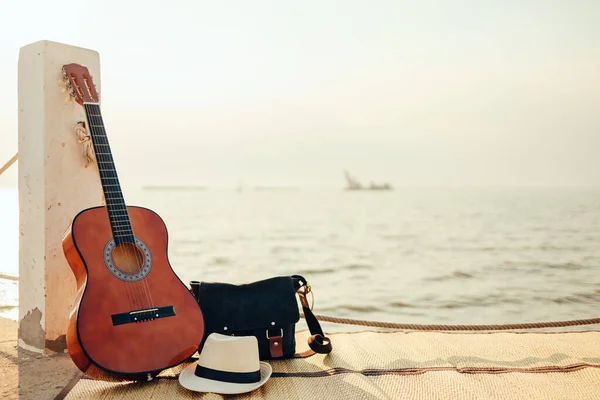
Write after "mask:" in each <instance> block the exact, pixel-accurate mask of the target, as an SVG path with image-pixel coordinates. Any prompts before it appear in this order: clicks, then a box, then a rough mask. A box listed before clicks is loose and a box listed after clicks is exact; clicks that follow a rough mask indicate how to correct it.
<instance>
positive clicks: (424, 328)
mask: <svg viewBox="0 0 600 400" xmlns="http://www.w3.org/2000/svg"><path fill="white" fill-rule="evenodd" d="M300 316H301V317H302V318H304V314H301V315H300ZM315 317H316V318H317V319H318V320H319V321H323V322H332V323H334V324H346V325H359V326H370V327H374V328H393V329H406V330H412V331H503V330H515V329H541V328H563V327H567V326H579V325H594V324H600V318H591V319H577V320H572V321H555V322H533V323H524V324H504V325H420V324H395V323H391V322H379V321H365V320H360V319H349V318H337V317H327V316H325V315H315Z"/></svg>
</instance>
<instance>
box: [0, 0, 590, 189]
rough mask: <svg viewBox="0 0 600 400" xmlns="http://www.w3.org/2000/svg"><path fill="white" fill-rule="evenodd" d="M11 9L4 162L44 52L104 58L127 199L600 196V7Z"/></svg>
mask: <svg viewBox="0 0 600 400" xmlns="http://www.w3.org/2000/svg"><path fill="white" fill-rule="evenodd" d="M1 9H2V11H1V12H0V55H1V57H0V87H1V90H0V163H3V162H4V160H6V159H8V158H9V157H11V156H12V155H13V153H14V152H15V151H16V149H17V61H18V54H19V48H20V47H21V46H24V45H26V44H28V43H31V42H35V41H38V40H43V39H46V40H53V41H58V42H62V43H67V44H72V45H76V46H81V47H87V48H91V49H94V50H97V51H99V52H100V62H101V73H102V110H103V115H104V120H105V124H106V127H107V131H108V135H109V139H110V141H111V144H112V150H113V153H114V156H115V159H116V163H117V169H118V171H119V175H120V176H121V179H122V181H123V183H124V184H126V185H135V184H153V183H154V184H164V183H191V184H206V185H221V186H233V185H237V182H238V180H243V181H244V182H245V183H247V184H252V185H254V184H256V185H294V186H295V185H325V184H326V185H331V186H333V187H340V186H341V185H343V180H342V179H343V176H342V171H343V169H345V168H348V169H349V170H350V171H351V172H353V173H354V174H356V175H357V176H358V178H360V179H362V180H364V181H368V180H370V179H373V180H376V181H381V180H387V181H390V182H391V183H392V184H394V185H404V184H452V185H454V184H460V185H462V184H493V185H505V184H507V185H594V186H597V185H599V184H600V24H599V21H600V1H598V0H589V1H586V0H574V1H566V0H561V1H553V0H538V1H531V0H519V1H513V0H504V1H498V0H494V1H483V0H473V1H450V0H441V1H410V2H407V1H400V0H393V1H349V0H346V1H337V2H333V1H323V0H320V1H301V2H291V1H281V0H278V1H258V0H253V1H227V2H219V1H192V0H190V1H177V0H169V1H147V0H146V1H76V2H64V1H61V2H55V1H22V0H18V1H7V0H4V1H2V4H1ZM73 156H74V157H79V156H80V154H74V155H73ZM148 160H151V161H148ZM16 176H17V175H16V171H15V170H13V171H11V173H10V174H7V175H5V176H2V177H0V185H14V184H15V183H16Z"/></svg>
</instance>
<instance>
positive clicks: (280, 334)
mask: <svg viewBox="0 0 600 400" xmlns="http://www.w3.org/2000/svg"><path fill="white" fill-rule="evenodd" d="M279 330H280V331H281V332H280V333H279V337H283V329H279ZM266 336H267V339H271V338H270V337H269V330H268V329H267V331H266Z"/></svg>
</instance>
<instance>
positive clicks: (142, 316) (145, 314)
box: [111, 306, 175, 325]
mask: <svg viewBox="0 0 600 400" xmlns="http://www.w3.org/2000/svg"><path fill="white" fill-rule="evenodd" d="M174 315H175V308H174V307H173V306H165V307H154V308H145V309H143V310H134V311H130V312H125V313H121V314H113V315H111V318H112V323H113V325H123V324H130V323H133V322H144V321H151V320H153V319H158V318H166V317H173V316H174Z"/></svg>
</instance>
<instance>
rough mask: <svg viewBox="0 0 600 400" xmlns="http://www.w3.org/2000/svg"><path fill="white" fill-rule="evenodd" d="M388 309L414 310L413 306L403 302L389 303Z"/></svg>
mask: <svg viewBox="0 0 600 400" xmlns="http://www.w3.org/2000/svg"><path fill="white" fill-rule="evenodd" d="M389 306H390V307H393V308H414V307H415V306H414V305H412V304H410V303H405V302H403V301H394V302H391V303H389Z"/></svg>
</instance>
